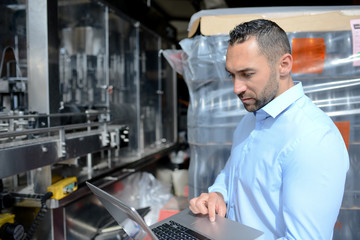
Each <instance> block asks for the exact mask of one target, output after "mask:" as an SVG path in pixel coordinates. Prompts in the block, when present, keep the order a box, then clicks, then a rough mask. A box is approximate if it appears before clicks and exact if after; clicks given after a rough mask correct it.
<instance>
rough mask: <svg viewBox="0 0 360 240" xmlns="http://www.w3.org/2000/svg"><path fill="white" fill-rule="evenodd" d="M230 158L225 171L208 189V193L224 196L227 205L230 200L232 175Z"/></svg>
mask: <svg viewBox="0 0 360 240" xmlns="http://www.w3.org/2000/svg"><path fill="white" fill-rule="evenodd" d="M230 165H231V163H230V158H229V159H228V160H227V162H226V164H225V167H224V169H223V170H222V171H221V172H220V173H219V175H218V176H217V177H216V179H215V182H214V184H213V185H212V186H210V187H209V188H208V192H209V193H210V192H219V193H221V194H222V195H223V197H224V201H225V203H226V204H227V203H228V200H229V196H228V189H229V174H230Z"/></svg>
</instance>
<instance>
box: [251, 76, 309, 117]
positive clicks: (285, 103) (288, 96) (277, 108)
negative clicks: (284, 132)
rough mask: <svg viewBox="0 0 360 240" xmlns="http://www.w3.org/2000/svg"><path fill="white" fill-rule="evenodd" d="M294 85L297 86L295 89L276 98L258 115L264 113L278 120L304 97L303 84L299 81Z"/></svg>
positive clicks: (260, 110) (292, 88) (290, 89)
mask: <svg viewBox="0 0 360 240" xmlns="http://www.w3.org/2000/svg"><path fill="white" fill-rule="evenodd" d="M294 83H295V85H294V86H293V87H291V88H289V89H288V90H286V91H285V92H283V93H282V94H280V95H279V96H277V97H276V98H274V99H273V100H272V101H270V102H269V103H268V104H266V105H265V106H264V107H262V108H261V109H259V110H258V111H257V112H256V114H258V113H260V112H263V111H264V112H265V113H266V114H268V115H270V116H271V117H273V118H276V117H277V116H278V115H279V114H280V113H281V112H283V111H284V110H285V109H286V108H287V107H289V106H290V105H291V104H292V103H294V102H295V101H296V100H298V99H299V98H300V97H302V96H303V95H304V90H303V87H302V83H301V82H298V81H294Z"/></svg>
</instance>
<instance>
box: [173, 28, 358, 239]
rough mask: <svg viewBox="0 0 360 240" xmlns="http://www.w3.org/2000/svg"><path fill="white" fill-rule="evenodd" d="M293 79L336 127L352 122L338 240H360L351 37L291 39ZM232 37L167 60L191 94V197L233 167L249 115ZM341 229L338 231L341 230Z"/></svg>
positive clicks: (185, 46) (186, 47)
mask: <svg viewBox="0 0 360 240" xmlns="http://www.w3.org/2000/svg"><path fill="white" fill-rule="evenodd" d="M288 37H289V40H290V44H291V46H292V51H293V56H294V68H293V73H292V74H293V79H294V81H301V82H302V83H303V86H304V90H305V93H306V94H307V95H308V96H309V97H310V98H311V99H312V100H313V102H314V103H315V104H316V105H317V106H319V107H320V108H321V109H322V110H323V111H325V112H326V113H327V114H328V115H329V116H330V117H331V118H332V119H333V120H334V121H335V122H349V123H350V124H349V125H350V134H349V136H345V138H347V141H348V142H349V155H350V169H349V172H348V175H347V182H346V186H345V194H344V200H343V204H342V209H341V211H340V215H339V219H338V223H339V224H340V226H341V227H340V226H337V228H336V229H335V230H334V239H344V238H343V237H344V236H346V239H359V238H360V230H359V229H358V227H354V226H359V224H360V221H359V213H360V197H359V196H360V184H359V182H360V161H359V157H358V156H360V148H359V146H358V145H359V141H360V128H359V126H360V116H359V114H360V67H359V66H357V64H355V61H356V60H357V58H356V57H355V55H354V54H353V36H352V32H351V31H334V32H291V33H288ZM227 41H228V36H227V35H215V36H201V35H196V36H195V37H193V38H191V39H184V40H182V41H181V42H180V46H181V48H182V50H178V51H176V52H175V51H169V52H167V55H168V57H167V59H168V61H169V62H171V64H172V65H173V67H174V66H176V67H174V69H175V70H176V71H177V72H178V73H180V74H182V75H183V77H184V79H185V81H186V84H187V86H188V89H189V94H190V105H189V108H188V140H189V144H190V151H191V152H190V154H191V157H190V159H191V161H190V168H189V197H190V198H192V197H195V196H198V195H200V193H201V192H206V191H207V188H208V187H209V186H210V185H211V184H212V183H213V182H214V180H215V178H216V176H217V174H218V173H219V172H220V170H221V169H222V168H223V166H224V164H225V162H226V161H227V159H228V157H229V154H230V150H231V144H232V136H233V131H234V130H235V127H236V126H237V124H238V123H239V122H240V120H241V118H242V116H243V115H244V114H245V113H246V111H245V110H244V108H243V106H242V104H241V102H240V101H239V100H238V98H237V97H236V95H235V94H234V93H233V85H232V82H231V80H230V78H229V77H228V76H227V73H226V71H225V56H226V49H227V45H228V43H227ZM339 224H338V225H339Z"/></svg>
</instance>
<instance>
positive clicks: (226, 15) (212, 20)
mask: <svg viewBox="0 0 360 240" xmlns="http://www.w3.org/2000/svg"><path fill="white" fill-rule="evenodd" d="M258 18H266V19H270V20H272V21H274V22H276V23H277V24H279V26H281V27H282V28H283V29H284V30H285V31H286V32H318V31H345V30H351V25H350V20H352V19H360V6H359V5H351V6H319V7H261V8H228V9H215V10H204V11H200V12H197V13H195V14H194V15H193V16H192V17H191V19H190V23H189V27H188V37H189V38H191V37H193V36H194V35H196V34H202V35H204V36H211V35H218V34H229V32H230V31H231V30H232V29H233V28H234V27H235V26H236V25H238V24H240V23H242V22H245V21H249V20H253V19H258Z"/></svg>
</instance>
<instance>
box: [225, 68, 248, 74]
mask: <svg viewBox="0 0 360 240" xmlns="http://www.w3.org/2000/svg"><path fill="white" fill-rule="evenodd" d="M225 71H227V72H228V73H232V72H230V71H229V70H228V69H227V68H226V67H225ZM247 71H255V69H254V68H244V69H240V70H237V71H235V72H236V73H241V72H247Z"/></svg>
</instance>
